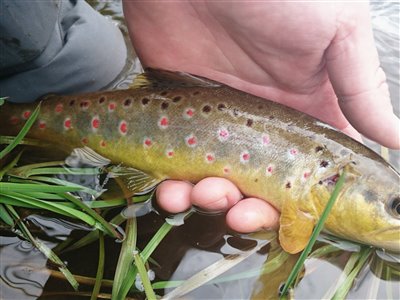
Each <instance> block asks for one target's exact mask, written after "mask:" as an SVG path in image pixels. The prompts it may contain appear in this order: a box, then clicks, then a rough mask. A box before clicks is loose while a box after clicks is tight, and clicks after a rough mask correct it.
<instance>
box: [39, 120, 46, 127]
mask: <svg viewBox="0 0 400 300" xmlns="http://www.w3.org/2000/svg"><path fill="white" fill-rule="evenodd" d="M38 127H39V129H46V122H45V121H43V120H40V121H39V124H38Z"/></svg>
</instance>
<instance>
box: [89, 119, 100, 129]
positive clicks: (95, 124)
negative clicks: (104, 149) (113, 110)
mask: <svg viewBox="0 0 400 300" xmlns="http://www.w3.org/2000/svg"><path fill="white" fill-rule="evenodd" d="M91 126H92V130H93V131H97V129H99V127H100V119H99V116H95V117H93V118H92V121H91Z"/></svg>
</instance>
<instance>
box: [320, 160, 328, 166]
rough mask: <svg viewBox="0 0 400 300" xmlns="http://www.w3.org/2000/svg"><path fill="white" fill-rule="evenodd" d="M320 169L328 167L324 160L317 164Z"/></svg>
mask: <svg viewBox="0 0 400 300" xmlns="http://www.w3.org/2000/svg"><path fill="white" fill-rule="evenodd" d="M319 165H320V167H321V168H326V167H327V166H329V162H328V161H326V160H323V161H321V163H320V164H319Z"/></svg>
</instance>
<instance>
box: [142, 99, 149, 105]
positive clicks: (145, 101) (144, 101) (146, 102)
mask: <svg viewBox="0 0 400 300" xmlns="http://www.w3.org/2000/svg"><path fill="white" fill-rule="evenodd" d="M149 102H150V99H149V98H143V99H142V104H143V105H147V104H149Z"/></svg>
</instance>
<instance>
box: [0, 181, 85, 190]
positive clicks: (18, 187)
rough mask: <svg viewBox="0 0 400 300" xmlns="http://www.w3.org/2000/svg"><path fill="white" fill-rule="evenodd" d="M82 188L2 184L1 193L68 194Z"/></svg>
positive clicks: (0, 184)
mask: <svg viewBox="0 0 400 300" xmlns="http://www.w3.org/2000/svg"><path fill="white" fill-rule="evenodd" d="M81 190H82V188H81V187H78V186H60V185H50V184H35V183H12V182H0V191H1V192H2V193H6V192H20V193H24V192H25V193H31V192H50V193H66V192H77V191H81Z"/></svg>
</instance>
